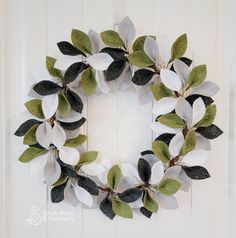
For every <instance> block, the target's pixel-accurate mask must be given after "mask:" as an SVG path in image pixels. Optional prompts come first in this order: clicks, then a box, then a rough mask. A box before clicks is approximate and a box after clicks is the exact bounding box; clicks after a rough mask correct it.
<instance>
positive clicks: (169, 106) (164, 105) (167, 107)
mask: <svg viewBox="0 0 236 238" xmlns="http://www.w3.org/2000/svg"><path fill="white" fill-rule="evenodd" d="M177 102H178V99H177V98H175V97H164V98H161V99H160V100H158V101H157V102H155V104H154V107H153V110H152V112H153V113H154V114H155V116H156V117H158V116H160V115H163V114H166V113H169V112H172V111H173V110H174V109H175V107H176V105H177Z"/></svg>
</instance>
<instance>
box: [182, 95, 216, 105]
mask: <svg viewBox="0 0 236 238" xmlns="http://www.w3.org/2000/svg"><path fill="white" fill-rule="evenodd" d="M198 98H202V100H203V102H204V104H205V106H206V107H207V106H208V105H210V104H212V103H213V102H214V100H213V99H212V98H210V97H206V96H203V95H199V94H193V95H190V96H188V97H186V100H187V101H188V102H189V103H190V105H191V106H192V105H193V102H194V101H195V100H196V99H198Z"/></svg>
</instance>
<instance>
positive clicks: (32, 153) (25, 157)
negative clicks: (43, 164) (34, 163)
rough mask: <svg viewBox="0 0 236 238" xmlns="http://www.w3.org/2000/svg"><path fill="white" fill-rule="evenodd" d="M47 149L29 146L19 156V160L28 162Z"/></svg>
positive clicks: (44, 152)
mask: <svg viewBox="0 0 236 238" xmlns="http://www.w3.org/2000/svg"><path fill="white" fill-rule="evenodd" d="M47 152H48V151H47V150H45V149H39V148H36V147H29V148H28V149H26V150H25V151H24V152H23V153H22V155H21V156H20V158H19V161H20V162H22V163H28V162H30V161H31V160H33V159H34V158H36V157H39V156H40V155H43V154H46V153H47Z"/></svg>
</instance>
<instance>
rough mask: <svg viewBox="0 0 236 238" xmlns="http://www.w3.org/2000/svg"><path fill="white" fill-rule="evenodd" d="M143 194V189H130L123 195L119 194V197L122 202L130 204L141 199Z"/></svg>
mask: <svg viewBox="0 0 236 238" xmlns="http://www.w3.org/2000/svg"><path fill="white" fill-rule="evenodd" d="M142 193H143V191H142V190H141V189H138V188H130V189H128V190H126V191H124V192H123V193H118V197H119V199H120V200H121V201H123V202H126V203H130V202H135V201H137V200H138V199H139V198H140V197H141V195H142Z"/></svg>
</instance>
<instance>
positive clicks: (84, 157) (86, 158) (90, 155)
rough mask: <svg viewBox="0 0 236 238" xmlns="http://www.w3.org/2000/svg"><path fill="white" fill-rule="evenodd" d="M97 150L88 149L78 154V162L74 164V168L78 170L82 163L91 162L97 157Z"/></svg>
mask: <svg viewBox="0 0 236 238" xmlns="http://www.w3.org/2000/svg"><path fill="white" fill-rule="evenodd" d="M97 156H98V152H97V151H88V152H85V153H83V154H81V155H80V160H79V163H78V164H77V165H76V168H75V169H76V170H78V169H79V168H80V167H81V166H82V165H85V164H91V163H92V162H93V161H95V160H96V159H97Z"/></svg>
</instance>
